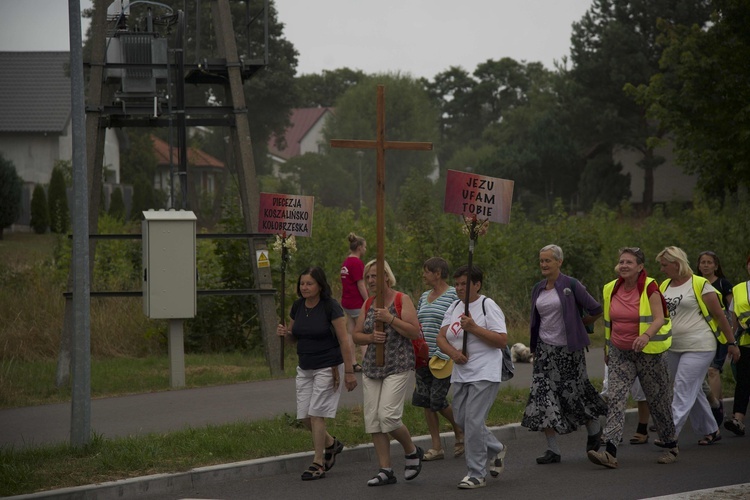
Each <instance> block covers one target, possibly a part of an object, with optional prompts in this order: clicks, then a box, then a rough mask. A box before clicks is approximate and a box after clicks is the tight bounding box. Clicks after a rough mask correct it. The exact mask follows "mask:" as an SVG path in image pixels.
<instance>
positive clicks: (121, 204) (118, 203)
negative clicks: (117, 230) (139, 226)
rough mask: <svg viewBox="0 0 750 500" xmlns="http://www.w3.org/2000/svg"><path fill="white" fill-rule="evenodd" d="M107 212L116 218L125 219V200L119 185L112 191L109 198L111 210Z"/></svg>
mask: <svg viewBox="0 0 750 500" xmlns="http://www.w3.org/2000/svg"><path fill="white" fill-rule="evenodd" d="M107 213H108V214H109V215H110V216H111V217H112V218H114V219H117V220H120V221H124V220H125V201H124V200H123V198H122V189H120V188H119V187H118V188H117V189H115V190H114V191H112V196H111V197H110V199H109V210H108V211H107Z"/></svg>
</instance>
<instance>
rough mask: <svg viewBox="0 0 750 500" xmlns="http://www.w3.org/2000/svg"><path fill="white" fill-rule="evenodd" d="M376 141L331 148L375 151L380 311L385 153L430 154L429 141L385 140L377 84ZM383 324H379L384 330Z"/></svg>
mask: <svg viewBox="0 0 750 500" xmlns="http://www.w3.org/2000/svg"><path fill="white" fill-rule="evenodd" d="M376 135H377V138H376V140H374V141H365V140H356V139H332V140H331V147H332V148H349V149H375V150H376V151H377V170H376V173H377V175H376V191H375V212H376V221H377V240H378V241H377V244H378V246H377V257H376V263H377V267H378V276H377V282H376V285H377V289H376V297H375V306H376V307H378V308H382V307H383V306H384V305H385V300H384V296H383V291H384V290H385V266H384V265H383V262H384V261H385V150H386V149H395V150H400V151H431V150H432V143H431V142H400V141H386V140H385V87H384V86H383V85H378V100H377V131H376ZM384 328H385V325H383V324H382V323H381V324H380V329H381V330H383V329H384ZM375 362H376V364H377V366H383V365H384V364H385V359H384V356H383V344H378V345H377V346H375Z"/></svg>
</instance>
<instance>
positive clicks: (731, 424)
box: [724, 418, 745, 436]
mask: <svg viewBox="0 0 750 500" xmlns="http://www.w3.org/2000/svg"><path fill="white" fill-rule="evenodd" d="M724 428H725V429H726V430H728V431H731V432H733V433H734V434H736V435H737V436H744V435H745V424H744V423H742V422H741V421H740V420H739V419H738V418H733V419H732V420H727V421H726V422H724Z"/></svg>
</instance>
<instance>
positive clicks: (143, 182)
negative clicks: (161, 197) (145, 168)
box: [130, 176, 163, 221]
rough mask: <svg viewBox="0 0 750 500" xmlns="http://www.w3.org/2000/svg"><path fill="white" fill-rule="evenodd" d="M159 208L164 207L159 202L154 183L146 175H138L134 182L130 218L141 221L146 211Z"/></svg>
mask: <svg viewBox="0 0 750 500" xmlns="http://www.w3.org/2000/svg"><path fill="white" fill-rule="evenodd" d="M157 208H163V206H160V205H159V204H157V201H156V193H155V190H154V187H153V185H152V184H151V183H150V182H149V181H148V179H146V178H145V177H143V176H141V177H138V178H137V179H136V180H135V183H134V184H133V207H132V209H131V211H130V218H131V219H133V220H136V221H140V220H141V218H142V213H143V212H144V211H146V210H154V209H157Z"/></svg>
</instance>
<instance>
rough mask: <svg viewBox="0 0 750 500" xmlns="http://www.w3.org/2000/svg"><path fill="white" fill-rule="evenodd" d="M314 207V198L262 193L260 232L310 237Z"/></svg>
mask: <svg viewBox="0 0 750 500" xmlns="http://www.w3.org/2000/svg"><path fill="white" fill-rule="evenodd" d="M314 205H315V197H313V196H298V195H293V194H274V193H260V217H258V232H259V233H270V234H284V235H286V236H291V235H295V236H310V235H311V234H312V221H313V206H314Z"/></svg>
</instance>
